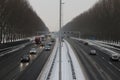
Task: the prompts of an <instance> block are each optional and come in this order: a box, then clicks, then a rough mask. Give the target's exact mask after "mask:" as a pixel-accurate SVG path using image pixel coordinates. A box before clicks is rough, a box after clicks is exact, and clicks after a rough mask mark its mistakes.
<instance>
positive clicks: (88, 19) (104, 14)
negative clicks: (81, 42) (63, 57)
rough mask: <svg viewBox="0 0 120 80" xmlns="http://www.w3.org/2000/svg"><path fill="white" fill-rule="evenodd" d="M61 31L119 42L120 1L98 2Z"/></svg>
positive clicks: (103, 0)
mask: <svg viewBox="0 0 120 80" xmlns="http://www.w3.org/2000/svg"><path fill="white" fill-rule="evenodd" d="M63 30H64V31H74V32H75V31H79V32H80V33H81V37H83V38H94V39H106V40H120V35H119V34H120V0H99V1H98V2H97V3H96V4H95V5H94V6H93V7H92V8H90V9H89V10H88V11H86V12H84V13H82V14H81V15H79V16H77V17H76V18H74V19H73V20H72V21H71V22H69V23H68V24H66V25H65V26H64V28H63Z"/></svg>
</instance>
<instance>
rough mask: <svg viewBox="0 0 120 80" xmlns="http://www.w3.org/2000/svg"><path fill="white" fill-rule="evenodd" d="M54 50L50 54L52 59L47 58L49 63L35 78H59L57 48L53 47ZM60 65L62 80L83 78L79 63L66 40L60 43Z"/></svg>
mask: <svg viewBox="0 0 120 80" xmlns="http://www.w3.org/2000/svg"><path fill="white" fill-rule="evenodd" d="M56 47H57V46H56ZM54 50H55V51H53V52H54V55H51V58H52V60H51V61H50V60H49V62H48V64H49V65H48V66H46V67H45V68H44V71H43V72H42V73H41V74H40V76H39V77H38V79H37V80H59V48H58V47H57V48H56V49H55V48H54ZM55 52H56V53H55ZM52 54H53V53H52ZM53 56H54V57H53ZM53 60H54V61H53ZM51 62H53V63H51ZM50 64H51V66H50ZM61 65H62V66H61V79H62V80H85V76H84V74H83V72H82V68H81V65H80V64H79V61H78V59H77V57H76V55H75V53H74V51H73V49H72V48H71V46H70V44H69V43H68V42H67V41H64V42H63V43H62V52H61ZM50 67H51V68H50ZM48 69H49V70H48ZM43 73H44V74H43ZM73 73H74V74H73ZM45 75H46V76H45Z"/></svg>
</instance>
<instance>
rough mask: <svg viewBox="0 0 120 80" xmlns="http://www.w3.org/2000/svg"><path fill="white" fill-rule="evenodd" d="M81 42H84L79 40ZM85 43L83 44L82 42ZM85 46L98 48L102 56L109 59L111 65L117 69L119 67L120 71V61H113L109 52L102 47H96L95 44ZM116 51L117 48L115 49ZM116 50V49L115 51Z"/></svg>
mask: <svg viewBox="0 0 120 80" xmlns="http://www.w3.org/2000/svg"><path fill="white" fill-rule="evenodd" d="M78 42H79V43H81V44H82V42H81V41H78ZM82 45H83V44H82ZM84 46H86V47H87V46H89V47H91V48H92V49H96V50H97V51H98V52H99V53H100V54H99V55H100V56H101V58H102V59H103V60H105V61H107V63H109V64H110V65H111V66H113V67H114V68H115V69H117V70H118V71H120V62H116V61H112V60H111V59H110V56H109V55H108V54H110V53H108V52H105V51H103V50H101V49H100V48H98V47H96V46H95V45H84ZM110 50H113V49H110ZM114 51H115V50H114ZM115 52H116V51H115Z"/></svg>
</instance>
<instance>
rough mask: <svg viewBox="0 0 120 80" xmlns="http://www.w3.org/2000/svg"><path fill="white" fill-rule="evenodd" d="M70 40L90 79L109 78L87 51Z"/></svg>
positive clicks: (102, 79) (103, 79)
mask: <svg viewBox="0 0 120 80" xmlns="http://www.w3.org/2000/svg"><path fill="white" fill-rule="evenodd" d="M68 42H69V43H70V44H71V45H72V47H73V49H74V50H75V51H76V53H77V55H78V57H79V59H80V62H81V64H82V65H83V69H84V70H83V71H84V72H85V73H86V75H87V77H88V80H108V78H106V77H105V76H104V75H103V74H102V73H101V72H100V71H99V69H98V68H97V67H96V66H95V64H96V63H95V62H94V61H92V60H91V59H90V58H89V57H88V56H86V53H85V52H83V50H82V49H81V48H80V47H79V45H78V44H76V43H75V42H74V41H73V40H70V39H69V40H68Z"/></svg>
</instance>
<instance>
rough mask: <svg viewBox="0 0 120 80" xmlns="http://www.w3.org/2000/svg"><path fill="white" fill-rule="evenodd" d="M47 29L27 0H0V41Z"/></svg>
mask: <svg viewBox="0 0 120 80" xmlns="http://www.w3.org/2000/svg"><path fill="white" fill-rule="evenodd" d="M38 31H48V28H47V27H46V26H45V24H44V23H43V21H42V20H41V19H40V18H39V17H38V15H37V14H36V13H35V12H34V11H33V9H32V8H31V6H30V5H29V3H28V2H27V0H0V43H5V42H12V41H15V40H18V39H21V38H25V37H30V36H33V35H35V34H36V32H38Z"/></svg>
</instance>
